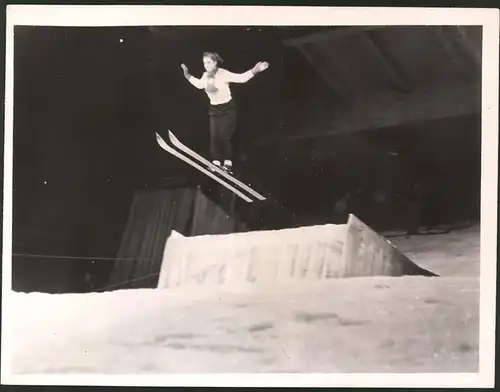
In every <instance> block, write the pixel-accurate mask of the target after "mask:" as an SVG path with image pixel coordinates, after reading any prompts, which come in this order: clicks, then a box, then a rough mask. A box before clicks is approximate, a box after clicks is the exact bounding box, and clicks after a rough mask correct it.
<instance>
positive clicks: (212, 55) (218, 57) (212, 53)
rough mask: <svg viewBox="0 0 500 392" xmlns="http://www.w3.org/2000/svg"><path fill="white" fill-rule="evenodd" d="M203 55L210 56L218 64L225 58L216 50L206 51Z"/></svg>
mask: <svg viewBox="0 0 500 392" xmlns="http://www.w3.org/2000/svg"><path fill="white" fill-rule="evenodd" d="M203 57H210V58H211V59H212V60H213V61H216V62H217V64H218V65H221V64H222V63H223V62H224V60H222V58H221V57H220V56H219V55H218V54H217V53H215V52H205V53H203Z"/></svg>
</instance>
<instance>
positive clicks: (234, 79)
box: [225, 62, 269, 83]
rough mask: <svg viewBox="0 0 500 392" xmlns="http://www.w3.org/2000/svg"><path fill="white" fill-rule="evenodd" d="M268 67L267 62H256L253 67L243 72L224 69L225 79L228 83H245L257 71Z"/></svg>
mask: <svg viewBox="0 0 500 392" xmlns="http://www.w3.org/2000/svg"><path fill="white" fill-rule="evenodd" d="M268 67H269V64H268V63H267V62H258V63H257V64H256V65H255V67H253V68H252V69H251V70H249V71H247V72H244V73H241V74H239V73H234V72H229V71H227V70H226V72H225V73H226V77H227V81H228V82H230V83H246V82H248V81H249V80H250V79H252V78H253V77H254V76H255V75H257V74H258V73H260V72H262V71H264V70H266V69H267V68H268Z"/></svg>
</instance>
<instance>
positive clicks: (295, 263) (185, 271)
mask: <svg viewBox="0 0 500 392" xmlns="http://www.w3.org/2000/svg"><path fill="white" fill-rule="evenodd" d="M404 275H421V276H429V277H431V276H437V275H436V274H434V273H433V272H431V271H428V270H426V269H424V268H421V267H419V266H418V265H416V264H415V263H414V262H413V261H411V260H410V259H409V258H408V257H406V256H405V255H404V254H403V253H402V252H400V251H399V250H398V249H397V248H396V247H395V246H394V245H392V244H391V243H390V242H389V241H388V240H386V239H385V238H383V237H381V236H379V235H378V234H377V233H376V232H375V231H373V230H372V229H371V228H370V227H368V226H367V225H366V224H364V223H363V222H362V221H361V220H360V219H358V218H357V217H356V216H354V215H352V214H350V216H349V219H348V222H347V223H346V224H341V225H333V224H327V225H319V226H305V227H298V228H290V229H281V230H263V231H251V232H241V233H232V234H222V235H200V236H192V237H186V236H183V235H181V234H180V233H178V232H176V231H173V232H172V233H171V235H170V236H169V238H168V239H167V242H166V246H165V250H164V254H163V262H162V266H161V271H160V276H159V279H158V286H157V288H158V289H172V288H178V287H182V288H185V287H195V286H211V287H238V286H241V285H245V284H252V285H259V284H263V285H266V284H267V285H275V284H279V283H290V282H292V283H293V282H297V283H299V282H300V281H304V280H308V281H310V280H319V279H335V278H337V279H338V278H352V277H362V276H404Z"/></svg>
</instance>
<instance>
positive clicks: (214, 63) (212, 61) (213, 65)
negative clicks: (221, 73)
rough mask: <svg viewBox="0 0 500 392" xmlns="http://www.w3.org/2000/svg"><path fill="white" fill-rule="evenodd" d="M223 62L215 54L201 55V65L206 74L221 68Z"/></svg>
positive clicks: (206, 53)
mask: <svg viewBox="0 0 500 392" xmlns="http://www.w3.org/2000/svg"><path fill="white" fill-rule="evenodd" d="M223 61H224V60H222V59H221V57H220V56H219V55H218V54H217V53H215V52H205V53H203V65H204V67H205V69H206V70H207V72H213V71H215V70H216V69H217V68H218V67H220V66H221V64H222V63H223Z"/></svg>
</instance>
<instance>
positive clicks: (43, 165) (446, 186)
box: [13, 26, 482, 292]
mask: <svg viewBox="0 0 500 392" xmlns="http://www.w3.org/2000/svg"><path fill="white" fill-rule="evenodd" d="M481 33H482V32H481V28H480V27H474V26H467V27H460V26H445V27H440V26H436V27H397V26H394V27H382V26H380V27H378V26H373V27H329V26H323V27H307V28H305V27H256V26H252V27H182V26H179V27H137V28H136V27H134V28H131V27H127V28H120V27H113V28H111V27H110V28H102V27H99V28H73V27H71V28H67V27H28V26H17V27H16V29H15V37H14V43H15V47H14V62H15V76H14V84H15V86H14V89H15V92H14V102H15V103H14V227H13V234H14V238H13V240H14V243H13V253H14V257H13V274H14V275H13V288H14V290H17V291H45V292H75V291H77V292H85V291H93V290H99V289H104V288H107V287H109V286H110V284H115V287H117V286H118V287H120V286H119V285H120V284H122V286H121V287H154V286H155V284H156V280H157V273H158V271H159V261H160V260H161V256H162V255H161V252H162V249H163V248H162V247H163V246H164V243H165V239H166V236H168V234H169V233H170V231H171V230H172V229H175V230H178V231H180V232H182V233H184V234H186V235H195V234H203V233H217V232H231V231H239V230H247V229H263V228H267V227H285V226H290V225H313V224H323V223H344V222H345V218H346V216H347V214H348V213H354V214H356V215H357V216H359V217H360V218H361V219H362V220H363V221H364V222H366V223H367V224H368V225H370V226H371V227H373V228H374V229H376V230H400V231H403V232H404V233H406V232H408V233H410V234H415V233H417V232H419V231H421V228H422V227H423V228H425V229H429V228H435V227H442V226H445V227H447V228H448V229H450V228H453V227H456V226H457V225H461V226H463V225H467V224H472V223H476V222H477V221H478V220H479V203H480V163H481V89H480V87H481ZM205 51H216V52H218V53H219V54H220V55H221V56H222V57H223V58H224V60H225V63H224V66H225V67H226V68H227V69H229V70H231V71H233V72H244V71H246V70H248V69H250V68H251V67H252V66H253V65H255V63H256V62H258V61H268V62H269V63H270V68H269V69H268V70H267V71H266V72H264V73H262V74H260V75H258V76H257V77H256V78H255V79H253V80H252V81H250V82H249V83H247V84H245V85H234V86H233V87H232V92H233V96H234V98H235V100H236V102H237V104H238V107H239V118H238V130H237V133H236V135H235V144H236V150H237V159H236V162H237V163H238V164H239V165H240V166H241V172H242V173H245V174H244V175H245V176H246V177H245V178H251V184H252V186H255V187H256V188H258V189H259V191H262V192H265V193H266V195H271V196H272V197H270V199H272V203H271V204H269V205H268V206H264V207H262V208H261V209H260V210H259V211H258V213H257V212H256V211H255V210H252V209H250V210H249V209H248V208H247V207H245V206H244V205H243V206H241V204H242V203H240V201H238V200H235V198H234V197H232V196H231V195H227V194H225V193H221V191H220V189H219V187H218V185H217V184H216V183H210V182H207V180H206V179H204V178H203V176H202V175H200V174H199V173H198V172H195V170H194V169H193V168H191V167H190V166H188V165H186V164H185V163H184V162H182V161H180V160H177V159H176V158H174V157H172V156H170V155H168V154H167V153H166V152H165V151H163V150H161V149H160V148H159V147H158V144H157V143H156V139H155V133H159V134H160V135H162V136H163V137H166V135H167V133H168V130H169V129H170V130H172V131H173V132H174V133H175V134H176V135H177V136H178V137H179V138H180V139H181V140H182V142H183V143H185V144H187V145H189V146H190V147H191V148H192V149H194V150H196V151H198V152H199V153H200V154H202V155H207V153H208V118H207V98H206V96H205V94H204V93H203V91H199V90H197V89H195V88H193V87H192V86H191V85H190V84H189V83H187V81H186V80H185V79H184V77H183V75H182V71H181V67H180V65H181V63H185V64H186V65H187V66H188V67H189V70H190V72H191V73H192V74H193V75H195V76H197V77H199V76H200V75H201V73H202V71H203V68H202V65H203V64H202V54H203V52H205ZM243 204H244V203H243ZM278 210H279V211H280V214H288V215H287V216H288V217H291V218H290V219H282V215H280V217H279V219H278V218H277V216H278V215H277V213H278ZM283 211H286V213H285V212H283ZM250 217H252V218H253V221H252V220H251V219H250ZM256 217H258V218H256ZM214 222H215V223H214ZM144 278H145V279H144ZM141 279H142V280H141ZM131 281H137V282H138V283H137V284H135V285H128V286H123V283H125V282H131ZM127 284H128V283H127Z"/></svg>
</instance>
